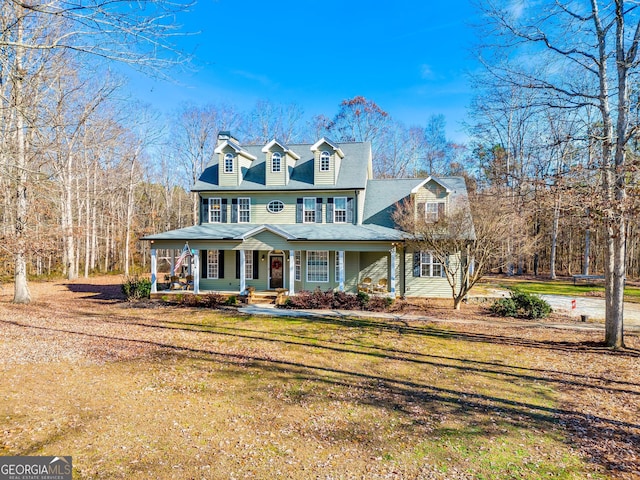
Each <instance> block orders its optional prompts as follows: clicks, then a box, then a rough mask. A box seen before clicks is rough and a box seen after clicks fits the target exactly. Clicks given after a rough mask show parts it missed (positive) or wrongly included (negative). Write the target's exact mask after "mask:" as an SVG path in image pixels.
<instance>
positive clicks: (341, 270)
mask: <svg viewBox="0 0 640 480" xmlns="http://www.w3.org/2000/svg"><path fill="white" fill-rule="evenodd" d="M336 253H337V254H338V290H340V291H341V292H344V250H340V251H338V252H336Z"/></svg>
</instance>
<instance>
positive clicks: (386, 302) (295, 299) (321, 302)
mask: <svg viewBox="0 0 640 480" xmlns="http://www.w3.org/2000/svg"><path fill="white" fill-rule="evenodd" d="M391 305H393V299H392V298H389V297H378V296H373V297H369V295H367V294H366V293H364V292H359V293H358V294H357V295H354V294H352V293H346V292H333V291H331V290H327V291H326V292H323V291H321V290H320V289H319V288H317V289H316V290H314V291H313V292H309V291H307V290H302V291H300V292H298V293H297V294H295V295H293V296H291V297H289V298H287V300H286V301H285V302H284V304H283V305H281V306H282V307H283V308H291V309H295V308H298V309H310V310H311V309H331V308H335V309H339V310H369V311H372V312H382V311H385V310H388V309H389V307H390V306H391Z"/></svg>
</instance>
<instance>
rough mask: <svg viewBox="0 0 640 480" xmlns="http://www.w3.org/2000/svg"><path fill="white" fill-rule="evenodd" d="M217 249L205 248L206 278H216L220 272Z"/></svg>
mask: <svg viewBox="0 0 640 480" xmlns="http://www.w3.org/2000/svg"><path fill="white" fill-rule="evenodd" d="M219 262H220V255H219V252H218V250H207V278H218V276H219V272H220V263H219Z"/></svg>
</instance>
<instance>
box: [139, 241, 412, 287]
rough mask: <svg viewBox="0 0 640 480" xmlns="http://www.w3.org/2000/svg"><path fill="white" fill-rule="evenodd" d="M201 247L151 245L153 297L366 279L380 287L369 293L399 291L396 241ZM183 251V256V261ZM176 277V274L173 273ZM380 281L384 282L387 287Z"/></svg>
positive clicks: (359, 284)
mask: <svg viewBox="0 0 640 480" xmlns="http://www.w3.org/2000/svg"><path fill="white" fill-rule="evenodd" d="M198 247H200V248H190V247H189V246H188V245H186V246H185V248H183V249H182V250H178V249H170V248H165V249H158V248H152V249H151V281H152V285H151V292H152V295H153V296H154V297H156V296H157V295H159V296H163V295H174V294H184V293H192V294H196V295H197V294H206V293H213V292H215V293H220V294H228V295H236V296H240V295H247V294H248V292H250V291H252V292H253V293H254V294H256V295H258V294H260V295H265V296H266V295H274V294H276V295H277V294H278V292H281V291H286V292H287V294H288V295H295V293H296V292H298V291H301V290H316V289H320V290H322V291H326V290H334V291H341V292H349V293H357V292H358V291H361V287H362V284H363V282H364V281H370V282H371V283H372V287H373V286H376V289H375V290H374V289H373V288H372V289H371V290H370V291H369V292H368V293H371V294H374V293H375V294H384V295H389V296H392V297H395V296H396V294H397V286H398V278H397V277H398V275H397V272H398V271H399V266H400V265H399V264H400V260H401V258H402V256H401V255H398V254H397V252H396V245H387V246H386V247H387V248H385V249H384V250H382V249H380V250H374V249H371V248H369V250H367V251H355V250H346V249H345V250H302V249H299V250H298V249H297V250H278V249H271V250H263V249H260V250H258V249H256V250H244V249H238V248H230V249H226V250H222V249H213V248H211V247H209V248H208V249H203V248H202V247H203V245H198ZM378 248H379V247H378ZM159 251H160V252H161V253H162V254H163V255H160V254H159ZM185 251H186V252H188V254H187V255H185ZM176 252H181V254H180V255H176ZM181 256H182V257H183V258H182V261H181V262H178V259H179V258H180V257H181ZM159 260H160V262H159ZM159 263H160V264H161V268H160V270H161V271H160V272H159V271H158V270H159V269H158V264H159ZM176 265H177V266H176ZM234 265H235V268H233V267H234ZM178 274H181V275H178ZM174 276H175V277H177V278H172V277H174ZM380 285H384V289H382V288H381V287H380ZM156 298H157V297H156Z"/></svg>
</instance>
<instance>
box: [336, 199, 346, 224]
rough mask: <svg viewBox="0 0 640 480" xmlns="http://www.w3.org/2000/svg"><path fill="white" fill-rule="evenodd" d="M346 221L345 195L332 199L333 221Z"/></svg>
mask: <svg viewBox="0 0 640 480" xmlns="http://www.w3.org/2000/svg"><path fill="white" fill-rule="evenodd" d="M346 222H347V197H335V198H334V199H333V223H346Z"/></svg>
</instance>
